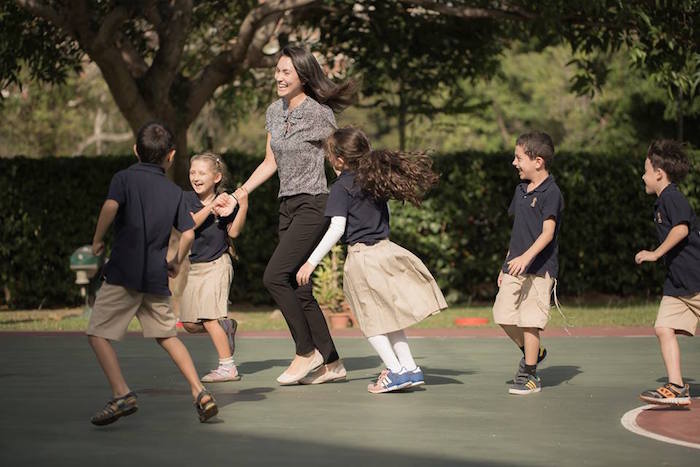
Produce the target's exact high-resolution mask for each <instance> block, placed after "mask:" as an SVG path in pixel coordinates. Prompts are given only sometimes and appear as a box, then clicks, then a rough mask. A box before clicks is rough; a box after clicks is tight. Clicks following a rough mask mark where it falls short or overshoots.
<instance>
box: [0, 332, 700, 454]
mask: <svg viewBox="0 0 700 467" xmlns="http://www.w3.org/2000/svg"><path fill="white" fill-rule="evenodd" d="M653 339H654V338H653V337H649V338H634V339H630V338H621V337H614V338H612V337H611V338H582V337H577V338H566V337H561V338H550V339H548V347H550V348H552V349H556V352H555V353H553V354H552V356H553V357H554V358H553V359H552V361H551V362H550V363H551V365H550V366H546V367H544V368H542V369H540V370H539V373H540V375H541V377H542V380H543V383H544V387H543V389H542V392H540V393H538V394H533V395H530V396H513V395H510V394H508V385H507V384H504V379H505V377H508V376H511V375H512V372H513V371H514V370H515V368H513V349H512V344H511V343H510V342H508V341H507V340H506V339H489V338H471V339H450V338H421V339H410V343H411V348H412V350H413V353H414V355H415V358H416V361H418V362H419V363H420V365H421V367H422V368H423V371H424V373H425V379H426V385H425V386H421V387H419V388H416V389H414V390H405V391H402V392H401V393H393V394H391V393H390V394H380V395H374V394H369V393H368V392H367V382H368V381H372V380H374V379H376V377H377V374H378V373H379V371H380V370H381V368H382V364H381V361H380V360H379V358H378V357H377V356H376V355H374V354H372V353H371V349H370V348H369V346H368V345H367V343H366V341H364V340H363V339H352V338H339V339H337V340H336V345H337V347H338V350H339V352H340V354H341V356H342V357H343V361H344V362H345V366H346V368H347V369H348V381H347V382H344V383H341V384H337V383H336V384H323V385H316V386H290V387H281V386H278V385H277V384H276V382H275V378H277V376H278V375H279V374H280V373H281V372H282V371H283V370H284V368H285V367H286V366H287V365H288V364H289V356H290V350H291V352H293V345H292V344H291V341H290V340H289V339H260V338H256V339H247V338H245V337H244V338H241V339H240V340H239V341H238V346H237V352H236V356H235V358H236V362H237V364H238V365H239V371H240V373H241V375H242V379H241V381H238V382H230V383H218V384H208V385H207V387H208V389H210V390H211V391H212V392H213V393H214V395H215V397H216V399H217V402H218V404H219V415H218V416H217V417H216V419H215V420H214V421H213V423H206V424H200V423H199V422H198V420H197V416H196V412H195V410H194V408H193V405H192V396H191V394H190V389H189V386H188V385H187V384H186V382H185V381H184V379H183V377H182V376H181V375H180V374H179V372H178V371H177V369H176V368H175V366H174V365H173V363H172V362H171V361H170V359H169V358H168V356H167V354H166V353H165V352H163V351H162V350H161V349H160V348H158V347H157V346H155V345H154V344H153V342H152V340H149V339H142V338H139V337H135V336H129V337H127V338H126V340H125V341H124V342H123V343H121V344H118V345H116V346H115V349H116V351H117V354H118V356H119V359H120V362H121V365H122V369H123V371H124V375H125V377H126V379H127V382H128V383H129V384H130V385H131V386H130V387H131V388H132V389H133V390H134V391H135V392H136V393H137V394H138V396H139V399H138V401H139V410H138V412H136V413H135V414H133V415H131V416H129V417H126V418H124V419H120V420H118V421H117V422H116V423H115V424H113V425H109V426H106V427H101V428H98V427H94V426H92V425H91V424H90V423H89V419H90V417H91V416H92V414H93V413H94V412H96V411H97V410H99V409H100V408H102V407H103V406H104V404H105V402H106V401H107V399H108V398H109V397H110V391H109V387H108V385H107V383H106V381H105V378H104V375H103V374H102V371H101V370H100V368H99V366H98V364H97V362H96V361H95V357H94V354H93V353H92V351H91V349H90V348H89V346H88V345H87V344H86V342H85V339H83V338H82V337H77V336H69V335H55V336H13V335H12V334H8V333H5V334H0V371H1V373H0V398H1V400H2V403H1V404H0V459H1V460H2V465H7V466H12V467H14V466H23V465H28V466H29V465H31V466H35V465H53V466H62V465H70V466H76V465H87V464H90V465H94V464H95V463H98V464H99V465H100V467H110V466H113V465H114V466H117V465H158V466H160V465H165V466H168V467H179V466H192V465H211V466H216V465H224V464H231V465H270V466H296V465H300V466H302V465H303V466H324V467H326V466H353V467H354V466H361V467H373V466H383V467H389V466H391V467H393V466H402V467H403V466H422V465H425V466H430V467H440V466H477V465H483V466H486V467H489V466H493V467H499V466H539V465H551V466H557V467H559V466H578V465H581V464H583V463H585V464H586V465H592V466H606V467H607V466H610V465H615V466H616V467H620V466H627V465H629V466H635V467H638V466H639V465H662V464H667V465H674V466H683V465H695V464H696V463H697V452H696V451H694V450H691V449H689V448H683V447H679V446H673V445H670V444H664V443H661V442H659V441H655V440H651V439H648V438H643V437H640V436H637V435H635V434H633V433H631V432H628V431H626V430H625V429H624V428H622V426H621V423H620V417H622V415H623V414H625V413H626V412H628V411H629V410H631V409H633V408H635V407H639V406H641V405H642V404H641V403H640V402H639V401H638V399H637V395H638V393H639V390H640V388H645V387H646V386H648V384H649V382H650V381H653V380H654V379H655V378H657V377H658V375H659V372H660V371H663V369H662V367H661V365H662V363H660V361H659V360H660V359H659V355H658V349H657V346H656V342H655V340H653ZM183 341H184V342H185V345H186V346H187V347H188V349H189V350H190V353H191V354H192V357H193V360H194V362H195V365H196V366H197V368H198V370H199V371H200V373H201V374H203V373H204V372H206V371H207V369H209V368H211V367H212V366H213V365H215V364H216V361H217V355H216V352H215V350H214V349H213V346H212V345H211V342H210V341H209V340H208V339H199V338H189V339H183ZM682 352H683V356H684V371H686V372H687V373H688V374H689V375H698V374H700V348H698V346H697V345H690V343H688V342H684V343H682ZM610 355H614V356H615V359H614V361H613V360H611V359H610ZM584 368H585V371H583V370H582V369H584ZM689 381H692V380H691V379H689ZM697 386H698V385H697V383H693V391H697V389H698V388H697Z"/></svg>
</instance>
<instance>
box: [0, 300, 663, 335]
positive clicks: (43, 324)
mask: <svg viewBox="0 0 700 467" xmlns="http://www.w3.org/2000/svg"><path fill="white" fill-rule="evenodd" d="M657 309H658V304H657V303H640V304H626V305H617V306H580V305H577V306H566V307H564V308H563V312H564V314H565V315H566V318H567V321H568V323H569V324H570V325H571V326H573V327H595V326H648V327H651V326H653V325H654V320H655V318H656V311H657ZM231 314H232V316H233V317H234V318H235V319H236V320H238V324H239V330H241V331H271V330H285V329H287V324H286V323H285V321H284V319H283V318H282V317H281V316H278V317H277V318H272V317H271V316H272V310H270V309H252V310H246V311H234V312H232V313H231ZM458 317H484V318H488V319H489V324H488V325H486V326H488V327H495V326H496V325H495V324H494V323H493V322H492V321H491V320H492V317H491V307H490V306H454V307H450V308H449V309H447V310H444V311H443V312H442V313H439V314H437V315H435V316H432V317H430V318H428V319H426V320H425V321H423V322H421V323H418V324H417V325H416V327H418V328H454V327H456V326H455V324H454V320H455V318H458ZM550 317H551V320H550V322H549V325H548V326H549V327H563V326H564V320H563V318H562V317H561V315H559V312H558V311H557V310H556V308H553V309H552V310H551V312H550ZM87 322H88V318H87V317H86V316H85V315H84V314H83V313H82V310H81V309H79V308H75V309H69V310H46V311H35V310H32V311H14V312H0V331H30V332H59V331H78V332H81V331H85V329H86V328H87ZM140 330H141V327H140V325H139V323H138V321H136V320H133V321H132V322H131V324H130V325H129V331H140Z"/></svg>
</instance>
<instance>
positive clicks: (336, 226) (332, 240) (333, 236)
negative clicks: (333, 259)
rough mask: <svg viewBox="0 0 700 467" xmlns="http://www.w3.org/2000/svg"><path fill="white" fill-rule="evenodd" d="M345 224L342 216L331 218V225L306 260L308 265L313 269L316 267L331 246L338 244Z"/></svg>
mask: <svg viewBox="0 0 700 467" xmlns="http://www.w3.org/2000/svg"><path fill="white" fill-rule="evenodd" d="M346 222H347V219H346V218H345V217H343V216H333V217H331V225H330V226H329V227H328V230H327V231H326V234H325V235H324V236H323V238H322V239H321V241H320V242H319V243H318V245H317V246H316V248H315V249H314V251H313V253H311V256H309V259H308V260H307V262H308V263H310V264H311V265H312V266H313V267H316V266H318V263H320V262H321V260H322V259H323V257H324V256H326V255H327V254H328V252H329V251H331V248H333V245H335V244H336V243H338V240H340V237H342V236H343V234H344V233H345V223H346Z"/></svg>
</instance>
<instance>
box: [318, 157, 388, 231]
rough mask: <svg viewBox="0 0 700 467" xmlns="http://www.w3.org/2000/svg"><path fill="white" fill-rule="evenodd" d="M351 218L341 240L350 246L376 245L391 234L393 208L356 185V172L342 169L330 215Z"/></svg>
mask: <svg viewBox="0 0 700 467" xmlns="http://www.w3.org/2000/svg"><path fill="white" fill-rule="evenodd" d="M334 216H342V217H345V218H346V219H347V221H346V223H345V233H344V234H343V238H342V239H341V241H342V242H343V243H347V244H350V245H354V244H355V243H365V244H367V245H372V244H374V243H377V242H378V241H380V240H383V239H385V238H388V237H389V207H388V206H387V203H386V200H377V199H374V198H373V197H372V196H370V195H369V194H368V193H366V192H364V191H362V189H360V187H358V186H356V185H355V176H354V174H353V173H352V172H347V171H346V172H342V173H341V174H340V176H339V177H338V179H337V180H336V181H335V183H333V185H332V186H331V191H330V194H329V195H328V201H327V202H326V217H334Z"/></svg>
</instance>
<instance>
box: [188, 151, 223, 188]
mask: <svg viewBox="0 0 700 467" xmlns="http://www.w3.org/2000/svg"><path fill="white" fill-rule="evenodd" d="M198 160H206V161H209V165H211V167H212V169H213V170H214V172H216V173H220V174H221V180H220V181H219V183H217V184H216V185H215V186H214V191H215V192H216V194H217V195H218V194H221V193H223V192H224V191H225V190H226V186H227V185H228V183H229V181H230V180H231V177H230V175H229V172H228V167H226V163H225V162H224V160H223V159H222V158H221V156H219V155H218V154H214V153H213V152H203V153H201V154H195V155H194V156H192V157H191V158H190V165H191V164H192V162H194V161H198Z"/></svg>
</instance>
